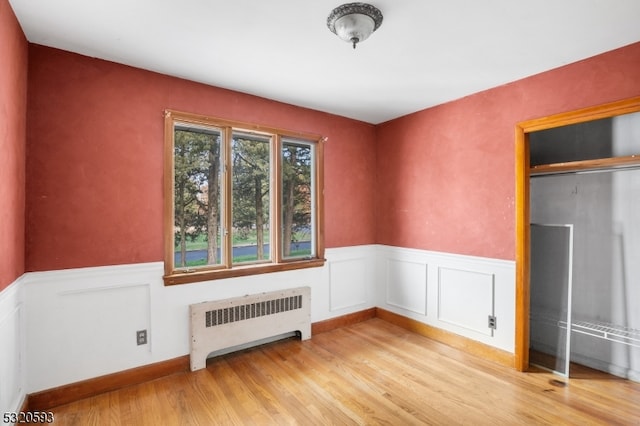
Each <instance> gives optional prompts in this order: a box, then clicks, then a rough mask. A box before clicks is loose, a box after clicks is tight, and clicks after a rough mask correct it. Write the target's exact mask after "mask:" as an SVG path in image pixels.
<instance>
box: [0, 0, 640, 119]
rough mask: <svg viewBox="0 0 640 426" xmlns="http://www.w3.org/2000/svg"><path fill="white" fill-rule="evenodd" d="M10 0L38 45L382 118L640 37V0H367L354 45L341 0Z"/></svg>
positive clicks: (346, 113) (330, 109) (297, 102)
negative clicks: (370, 10) (344, 33)
mask: <svg viewBox="0 0 640 426" xmlns="http://www.w3.org/2000/svg"><path fill="white" fill-rule="evenodd" d="M9 2H10V3H11V6H12V7H13V10H14V11H15V13H16V15H17V17H18V20H19V21H20V24H21V25H22V28H23V30H24V32H25V34H26V37H27V39H28V40H29V41H30V42H32V43H37V44H42V45H45V46H51V47H56V48H59V49H64V50H68V51H71V52H77V53H80V54H83V55H87V56H91V57H97V58H102V59H106V60H110V61H114V62H119V63H123V64H127V65H131V66H134V67H138V68H143V69H147V70H152V71H156V72H159V73H163V74H168V75H172V76H176V77H181V78H185V79H189V80H194V81H198V82H202V83H206V84H210V85H213V86H218V87H224V88H228V89H232V90H237V91H240V92H245V93H250V94H254V95H258V96H262V97H265V98H270V99H275V100H279V101H282V102H286V103H290V104H294V105H299V106H303V107H308V108H313V109H316V110H320V111H326V112H330V113H333V114H338V115H342V116H345V117H350V118H354V119H358V120H362V121H365V122H369V123H374V124H377V123H380V122H384V121H387V120H390V119H393V118H396V117H399V116H402V115H405V114H408V113H412V112H415V111H418V110H421V109H424V108H427V107H431V106H434V105H438V104H441V103H444V102H447V101H450V100H454V99H458V98H460V97H463V96H466V95H469V94H471V93H475V92H478V91H482V90H485V89H488V88H491V87H495V86H499V85H501V84H504V83H508V82H511V81H514V80H517V79H520V78H523V77H526V76H529V75H533V74H537V73H539V72H541V71H545V70H548V69H551V68H556V67H559V66H562V65H565V64H568V63H571V62H575V61H577V60H580V59H584V58H587V57H590V56H594V55H597V54H599V53H602V52H605V51H608V50H611V49H615V48H618V47H622V46H625V45H628V44H631V43H634V42H637V41H640V0H527V1H524V0H401V1H399V0H371V1H370V3H371V4H373V5H374V6H376V7H378V8H379V9H380V10H381V11H382V13H383V15H384V21H383V23H382V26H381V27H380V29H379V30H378V31H377V32H375V33H374V34H373V35H372V36H371V37H370V38H369V39H368V40H366V41H364V42H363V43H362V44H360V45H358V47H357V49H356V50H354V49H353V48H352V47H351V45H350V44H349V43H346V42H343V41H341V40H340V39H338V38H337V37H336V36H335V35H334V34H333V33H331V32H330V31H329V30H328V29H327V27H326V18H327V16H328V15H329V13H330V12H331V10H332V9H333V8H334V7H336V6H339V5H340V4H341V3H340V2H339V0H233V1H231V0H226V1H223V0H9ZM638 71H639V75H640V70H638Z"/></svg>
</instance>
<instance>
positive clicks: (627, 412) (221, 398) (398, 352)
mask: <svg viewBox="0 0 640 426" xmlns="http://www.w3.org/2000/svg"><path fill="white" fill-rule="evenodd" d="M51 411H53V413H54V415H55V424H56V425H82V426H84V425H110V424H112V425H216V424H225V425H236V424H237V425H251V424H255V425H283V424H300V425H343V424H344V425H349V424H372V425H373V424H389V425H414V424H434V425H457V424H465V425H520V424H549V425H560V424H574V425H593V424H603V425H605V424H606V425H612V424H640V383H634V382H629V381H626V380H622V379H619V378H616V377H612V376H609V375H606V374H604V373H600V372H597V371H593V370H589V369H586V368H582V369H579V370H577V371H576V372H575V377H574V378H572V379H570V380H569V381H568V383H567V384H566V385H564V386H563V382H562V381H561V380H559V378H558V377H557V376H554V375H553V374H551V373H547V372H542V371H532V372H528V373H518V372H517V371H515V370H513V369H509V368H506V367H503V366H501V365H497V364H495V363H492V362H489V361H485V360H483V359H480V358H476V357H474V356H471V355H468V354H465V353H463V352H461V351H458V350H456V349H453V348H450V347H448V346H446V345H443V344H440V343H437V342H435V341H433V340H430V339H428V338H425V337H422V336H420V335H418V334H415V333H412V332H409V331H406V330H404V329H402V328H400V327H397V326H395V325H392V324H390V323H388V322H385V321H383V320H381V319H372V320H368V321H365V322H361V323H358V324H355V325H351V326H348V327H344V328H340V329H336V330H333V331H329V332H326V333H321V334H317V335H315V336H313V338H312V339H311V340H308V341H305V342H301V341H299V340H295V339H291V340H286V341H281V342H276V343H272V344H269V345H265V346H262V347H259V348H254V349H251V350H245V351H242V352H238V353H235V354H229V355H225V356H222V357H218V358H214V359H210V360H209V361H208V363H207V368H206V369H204V370H200V371H197V372H193V373H191V372H187V373H180V374H174V375H172V376H169V377H165V378H162V379H158V380H154V381H151V382H147V383H144V384H141V385H137V386H131V387H128V388H125V389H122V390H119V391H114V392H110V393H107V394H103V395H99V396H96V397H92V398H88V399H85V400H82V401H78V402H74V403H71V404H67V405H64V406H60V407H57V408H54V409H52V410H51Z"/></svg>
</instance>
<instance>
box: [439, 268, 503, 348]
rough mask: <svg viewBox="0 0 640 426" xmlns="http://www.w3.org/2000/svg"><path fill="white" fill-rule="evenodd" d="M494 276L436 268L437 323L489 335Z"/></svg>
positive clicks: (490, 330) (491, 333)
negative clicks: (442, 322)
mask: <svg viewBox="0 0 640 426" xmlns="http://www.w3.org/2000/svg"><path fill="white" fill-rule="evenodd" d="M494 278H495V276H494V274H488V273H482V272H475V271H469V270H464V269H452V268H438V296H439V297H438V320H439V321H444V322H447V323H449V324H452V325H454V326H458V327H464V328H466V329H468V330H471V331H474V332H476V333H480V334H484V335H487V336H493V330H492V329H491V328H489V327H488V317H489V315H493V313H494V307H493V299H494V291H495V289H494Z"/></svg>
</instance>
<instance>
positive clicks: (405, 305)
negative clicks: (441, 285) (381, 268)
mask: <svg viewBox="0 0 640 426" xmlns="http://www.w3.org/2000/svg"><path fill="white" fill-rule="evenodd" d="M427 268H428V266H427V265H426V264H423V263H420V262H413V261H404V260H397V259H387V274H386V277H387V280H386V295H387V297H386V303H387V304H389V305H392V306H395V307H398V308H401V309H404V310H407V311H410V312H415V313H417V314H420V315H427Z"/></svg>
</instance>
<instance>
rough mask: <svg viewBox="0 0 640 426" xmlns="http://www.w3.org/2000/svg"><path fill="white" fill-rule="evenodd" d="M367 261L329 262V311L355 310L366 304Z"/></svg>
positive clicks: (361, 259)
mask: <svg viewBox="0 0 640 426" xmlns="http://www.w3.org/2000/svg"><path fill="white" fill-rule="evenodd" d="M366 265H367V260H366V259H365V258H362V257H360V258H356V259H348V260H339V261H332V262H329V278H330V280H329V281H330V283H329V285H330V295H331V298H330V302H329V310H330V311H338V310H344V309H349V308H355V307H359V306H362V305H365V304H366V303H367V276H366V275H367V274H366Z"/></svg>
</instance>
